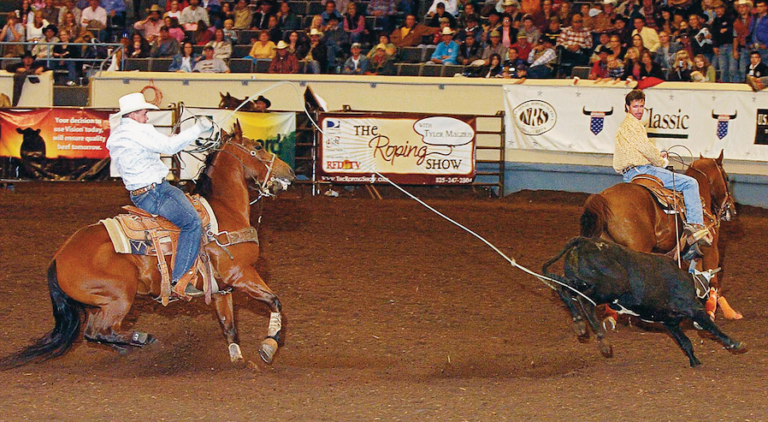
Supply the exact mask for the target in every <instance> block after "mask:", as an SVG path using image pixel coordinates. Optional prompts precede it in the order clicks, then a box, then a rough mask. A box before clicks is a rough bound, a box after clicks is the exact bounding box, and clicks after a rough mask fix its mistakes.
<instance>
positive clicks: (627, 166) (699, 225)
mask: <svg viewBox="0 0 768 422" xmlns="http://www.w3.org/2000/svg"><path fill="white" fill-rule="evenodd" d="M624 101H625V110H626V111H627V116H626V117H625V118H624V121H623V122H622V123H621V126H619V131H618V132H617V133H616V150H615V152H614V155H613V168H614V170H616V171H617V172H618V173H620V174H621V175H622V177H623V178H624V181H625V182H629V181H631V180H632V178H633V177H635V176H637V175H640V174H648V175H651V176H656V177H658V178H659V179H660V180H661V182H662V183H663V184H664V187H665V188H667V189H674V190H677V191H682V192H683V200H684V201H685V208H686V211H687V222H686V225H685V228H684V229H683V230H684V232H685V233H687V234H688V235H689V243H691V244H693V243H696V244H699V245H702V246H708V245H711V244H712V236H711V234H710V233H709V230H708V229H707V228H706V227H705V226H704V215H703V211H702V206H701V197H700V196H699V182H697V181H696V179H694V178H692V177H690V176H686V175H684V174H676V173H673V172H671V171H669V170H667V169H666V168H665V167H666V166H667V165H669V160H668V159H667V154H666V152H661V151H659V149H658V148H656V145H654V144H653V143H652V142H651V140H650V139H648V134H647V133H646V131H645V126H643V124H642V123H641V122H640V119H642V117H643V113H644V112H645V94H644V93H643V91H640V90H638V89H635V90H632V91H631V92H630V93H629V94H627V96H626V98H625V99H624Z"/></svg>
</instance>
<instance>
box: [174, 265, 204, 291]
mask: <svg viewBox="0 0 768 422" xmlns="http://www.w3.org/2000/svg"><path fill="white" fill-rule="evenodd" d="M195 281H197V272H196V271H195V269H194V267H192V269H191V270H189V271H187V272H186V273H184V275H183V276H181V279H179V280H178V281H176V282H173V283H171V286H172V287H173V292H174V293H176V294H177V295H179V296H180V297H201V296H204V295H205V293H204V292H202V291H201V290H198V289H197V287H195Z"/></svg>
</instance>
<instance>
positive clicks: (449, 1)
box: [427, 0, 459, 28]
mask: <svg viewBox="0 0 768 422" xmlns="http://www.w3.org/2000/svg"><path fill="white" fill-rule="evenodd" d="M446 13H447V14H448V15H450V16H451V17H455V16H457V15H458V14H459V7H458V1H457V0H433V1H432V5H430V6H429V9H428V10H427V17H428V18H431V20H430V24H429V26H432V27H435V26H436V25H435V23H439V22H440V18H442V17H443V16H445V14H446ZM435 16H437V19H435ZM455 25H456V21H455V20H452V21H451V28H453V27H454V26H455Z"/></svg>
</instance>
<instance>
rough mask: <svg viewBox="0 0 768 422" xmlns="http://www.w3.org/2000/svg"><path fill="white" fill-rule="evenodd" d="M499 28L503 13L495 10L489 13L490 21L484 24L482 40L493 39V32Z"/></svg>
mask: <svg viewBox="0 0 768 422" xmlns="http://www.w3.org/2000/svg"><path fill="white" fill-rule="evenodd" d="M499 28H501V14H500V13H499V12H497V11H495V10H494V11H492V12H491V13H490V14H489V15H488V22H487V23H486V24H485V25H483V35H482V37H481V38H480V41H483V42H486V43H487V42H488V40H490V39H491V32H493V31H498V30H499Z"/></svg>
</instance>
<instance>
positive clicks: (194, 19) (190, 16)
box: [179, 0, 211, 45]
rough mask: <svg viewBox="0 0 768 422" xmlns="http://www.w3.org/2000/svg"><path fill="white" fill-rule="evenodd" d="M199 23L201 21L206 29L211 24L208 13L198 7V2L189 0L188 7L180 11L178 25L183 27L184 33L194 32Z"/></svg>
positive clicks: (197, 0)
mask: <svg viewBox="0 0 768 422" xmlns="http://www.w3.org/2000/svg"><path fill="white" fill-rule="evenodd" d="M200 21H203V22H204V23H205V25H206V27H207V26H208V25H210V24H211V21H210V19H209V17H208V11H207V10H205V9H204V8H202V7H200V0H189V6H187V7H185V8H184V10H182V11H181V18H179V23H180V24H181V26H182V27H184V30H185V31H196V30H197V26H198V23H199V22H200ZM209 41H210V40H209ZM206 42H208V41H206ZM203 45H204V44H203Z"/></svg>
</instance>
